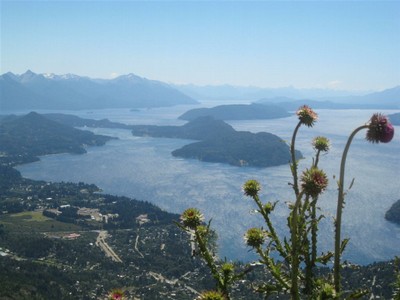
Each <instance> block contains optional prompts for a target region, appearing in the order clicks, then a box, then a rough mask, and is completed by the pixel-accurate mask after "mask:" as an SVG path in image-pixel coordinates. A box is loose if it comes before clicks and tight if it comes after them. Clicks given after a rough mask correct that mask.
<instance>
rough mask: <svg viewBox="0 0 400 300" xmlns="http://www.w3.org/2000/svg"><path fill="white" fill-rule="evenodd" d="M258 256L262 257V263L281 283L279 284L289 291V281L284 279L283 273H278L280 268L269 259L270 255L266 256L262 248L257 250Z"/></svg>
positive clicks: (259, 247)
mask: <svg viewBox="0 0 400 300" xmlns="http://www.w3.org/2000/svg"><path fill="white" fill-rule="evenodd" d="M256 251H257V253H258V255H260V257H261V259H262V261H263V262H264V263H265V264H266V265H267V267H268V270H269V271H270V272H271V274H272V276H274V278H275V279H276V280H277V281H278V282H279V284H280V285H281V286H282V287H284V288H285V289H289V288H290V286H289V284H288V283H287V281H286V280H285V279H284V278H283V277H282V275H281V273H280V272H279V271H278V267H277V266H276V264H275V263H274V261H273V260H272V259H271V257H269V255H265V253H264V251H263V250H262V249H261V246H258V247H257V248H256Z"/></svg>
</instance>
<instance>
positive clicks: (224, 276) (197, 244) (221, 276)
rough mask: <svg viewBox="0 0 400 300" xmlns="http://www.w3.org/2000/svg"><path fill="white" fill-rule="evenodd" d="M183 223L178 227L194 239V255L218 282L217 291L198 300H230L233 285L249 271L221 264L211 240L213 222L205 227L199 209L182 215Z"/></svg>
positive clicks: (187, 211)
mask: <svg viewBox="0 0 400 300" xmlns="http://www.w3.org/2000/svg"><path fill="white" fill-rule="evenodd" d="M180 219H181V223H177V225H178V226H179V227H180V228H181V229H183V230H184V231H186V232H187V233H188V234H189V235H190V236H191V237H192V240H191V242H192V250H193V251H192V253H193V255H196V254H198V255H200V256H201V258H202V259H203V260H204V261H205V263H206V265H207V267H208V268H209V269H210V271H211V274H212V276H213V277H214V280H215V282H216V290H215V291H206V292H203V293H202V294H201V295H200V296H199V297H198V299H201V300H214V299H215V300H219V299H224V300H229V299H230V289H231V286H232V284H233V283H235V282H236V281H237V280H239V279H241V278H242V277H243V276H244V275H245V274H246V273H247V272H248V270H246V271H244V272H236V271H235V266H234V265H233V264H232V263H229V262H226V261H225V262H220V261H219V259H218V258H217V257H216V255H215V253H214V251H213V249H212V248H213V247H212V245H211V244H210V238H211V236H212V235H213V231H212V229H211V228H210V224H211V221H209V222H208V225H204V223H203V222H204V216H203V214H202V213H201V212H200V210H198V209H197V208H188V209H186V210H185V211H184V212H183V213H182V215H181V218H180Z"/></svg>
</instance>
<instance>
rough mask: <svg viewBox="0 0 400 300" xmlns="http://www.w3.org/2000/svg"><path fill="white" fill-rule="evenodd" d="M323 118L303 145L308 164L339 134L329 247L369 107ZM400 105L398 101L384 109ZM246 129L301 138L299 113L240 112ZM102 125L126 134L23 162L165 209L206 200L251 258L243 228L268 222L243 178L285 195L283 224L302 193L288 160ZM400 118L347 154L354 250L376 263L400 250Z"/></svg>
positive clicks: (330, 162)
mask: <svg viewBox="0 0 400 300" xmlns="http://www.w3.org/2000/svg"><path fill="white" fill-rule="evenodd" d="M189 108H191V107H188V106H180V107H174V108H159V109H151V110H142V111H130V110H128V109H126V110H123V109H117V110H97V111H90V112H89V111H79V112H76V111H75V112H66V113H73V114H76V115H79V116H81V117H85V118H93V119H101V118H109V119H110V120H112V121H119V122H123V123H127V124H159V125H182V124H184V121H181V120H177V116H179V115H180V114H181V113H183V112H185V111H186V110H188V109H189ZM317 112H318V113H319V117H320V118H319V121H318V122H317V123H316V125H315V126H314V127H313V128H307V127H302V128H301V129H300V131H299V133H298V139H297V141H296V148H297V149H299V150H300V151H302V152H303V155H304V156H305V159H304V160H302V161H301V164H300V167H299V170H303V169H304V168H305V167H308V166H309V165H310V164H311V159H312V155H313V150H312V149H311V147H310V143H311V140H312V139H313V138H314V137H315V136H318V135H324V136H326V137H328V138H329V139H330V140H331V143H332V150H331V151H330V152H329V154H327V155H324V156H323V157H322V158H321V160H320V167H321V168H323V169H324V170H325V171H326V173H327V174H328V177H329V179H330V186H329V188H328V190H327V191H326V192H325V193H324V194H323V195H322V196H321V197H320V200H319V206H320V207H321V212H322V213H323V214H324V215H325V217H326V218H325V219H324V220H323V221H322V222H321V228H320V232H319V241H320V245H319V246H320V250H321V251H322V250H331V249H333V225H332V223H333V216H334V215H335V211H336V200H337V185H336V180H335V179H333V177H334V176H335V175H336V176H338V175H339V163H340V158H341V155H342V151H343V148H344V144H345V143H346V141H347V137H348V135H349V134H350V132H351V131H352V130H353V129H354V128H356V127H358V126H359V125H362V124H364V123H366V122H367V121H368V120H369V118H370V116H371V115H372V113H373V112H375V111H369V110H317ZM382 112H383V113H393V112H394V111H382ZM229 123H230V124H231V125H232V126H234V128H235V129H237V130H248V131H252V132H259V131H267V132H271V133H274V134H276V135H278V136H280V137H282V138H283V139H285V140H287V141H288V140H289V139H290V138H291V134H292V130H293V128H294V127H295V125H296V124H297V118H296V117H295V116H293V117H289V118H284V119H277V120H256V121H248V120H247V121H231V122H229ZM91 131H93V132H95V133H98V134H105V135H110V136H114V137H118V138H119V139H118V140H112V141H110V142H108V143H107V144H106V145H105V146H101V147H90V148H88V149H87V150H88V152H87V153H86V154H84V155H71V154H59V155H49V156H45V157H42V158H41V160H40V161H39V162H35V163H31V164H27V165H22V166H19V167H18V170H19V171H21V173H22V174H23V176H25V177H28V178H32V179H40V180H47V181H71V182H79V181H83V182H87V183H94V184H96V185H97V186H99V187H100V188H101V189H102V190H103V191H104V192H105V193H109V194H116V195H124V196H128V197H131V198H135V199H138V200H146V201H149V202H152V203H154V204H156V205H158V206H160V207H161V208H162V209H165V210H167V211H170V212H174V213H181V212H182V211H183V210H184V209H186V208H188V207H197V208H199V209H200V210H201V211H202V212H203V213H204V215H205V217H206V219H210V218H212V226H213V227H214V228H215V229H216V230H217V233H218V236H219V242H220V256H221V257H227V258H229V259H243V260H247V259H250V258H251V257H252V256H251V255H252V254H251V253H250V252H249V251H248V250H249V249H247V248H246V247H245V245H244V240H243V235H244V233H245V232H246V230H247V229H248V228H250V227H254V226H262V224H263V223H262V222H261V221H262V220H261V217H260V215H257V214H255V213H254V209H255V206H254V205H253V203H252V201H251V199H249V198H246V197H245V196H243V192H242V190H241V187H242V185H243V183H244V182H245V181H247V180H248V179H257V180H258V181H259V182H260V183H261V184H262V187H263V190H262V199H263V200H264V201H279V203H278V205H277V207H276V210H275V211H274V214H273V221H274V222H275V224H276V227H277V229H278V232H279V233H280V234H281V235H283V234H287V232H286V230H287V229H286V223H287V220H286V218H287V213H288V211H287V208H286V207H287V202H290V201H293V192H292V189H291V188H290V186H289V185H288V182H291V176H290V170H289V166H288V165H283V166H279V167H272V168H264V169H259V168H239V167H233V166H229V165H224V164H218V163H217V164H216V163H204V162H199V161H196V160H184V159H178V158H174V157H173V156H172V155H171V151H173V150H175V149H177V148H179V147H181V146H183V145H185V144H187V143H190V142H191V141H187V140H178V139H166V138H150V137H134V136H132V135H131V134H130V132H129V131H128V130H122V129H100V128H96V129H91ZM399 131H400V128H399V127H398V126H397V127H396V134H395V138H394V140H393V141H392V142H391V143H389V144H379V145H377V144H370V143H368V142H366V141H365V139H364V136H365V131H364V132H360V133H359V134H358V135H357V136H356V138H355V140H354V141H353V144H352V146H351V148H350V151H349V155H348V158H347V169H346V178H345V183H346V185H349V184H350V182H351V180H352V178H355V183H354V186H353V188H352V189H351V190H350V191H349V192H348V194H347V196H346V206H345V209H344V214H343V227H342V232H343V233H342V237H343V238H344V237H349V238H350V243H349V245H348V247H347V250H346V252H345V254H344V258H345V259H349V260H351V261H352V262H354V263H360V264H366V263H370V262H373V261H379V260H386V259H390V258H393V257H394V256H395V255H400V226H397V225H395V224H392V223H390V222H387V221H386V220H385V219H384V215H385V212H386V211H387V209H389V208H390V206H391V205H392V204H393V203H394V202H395V201H396V200H398V199H400V160H399V153H400V132H399Z"/></svg>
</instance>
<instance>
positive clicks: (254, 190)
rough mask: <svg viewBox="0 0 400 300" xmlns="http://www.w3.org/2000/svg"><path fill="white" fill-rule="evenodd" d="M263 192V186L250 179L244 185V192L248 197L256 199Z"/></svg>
mask: <svg viewBox="0 0 400 300" xmlns="http://www.w3.org/2000/svg"><path fill="white" fill-rule="evenodd" d="M260 190H261V185H260V184H259V183H258V181H257V180H254V179H250V180H248V181H247V182H246V183H245V184H244V185H243V191H244V194H245V195H246V196H250V197H254V196H257V194H258V192H259V191H260Z"/></svg>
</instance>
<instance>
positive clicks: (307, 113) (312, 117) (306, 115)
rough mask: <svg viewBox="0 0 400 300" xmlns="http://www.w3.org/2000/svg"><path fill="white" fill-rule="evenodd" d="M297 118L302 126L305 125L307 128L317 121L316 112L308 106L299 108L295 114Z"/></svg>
mask: <svg viewBox="0 0 400 300" xmlns="http://www.w3.org/2000/svg"><path fill="white" fill-rule="evenodd" d="M296 114H297V116H298V117H299V120H300V122H301V123H302V124H303V125H306V126H308V127H312V126H313V125H314V123H315V122H316V121H317V119H318V115H317V113H316V112H314V111H313V110H312V109H311V108H310V107H309V106H307V105H303V106H301V107H300V108H299V109H298V110H297V112H296Z"/></svg>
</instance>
